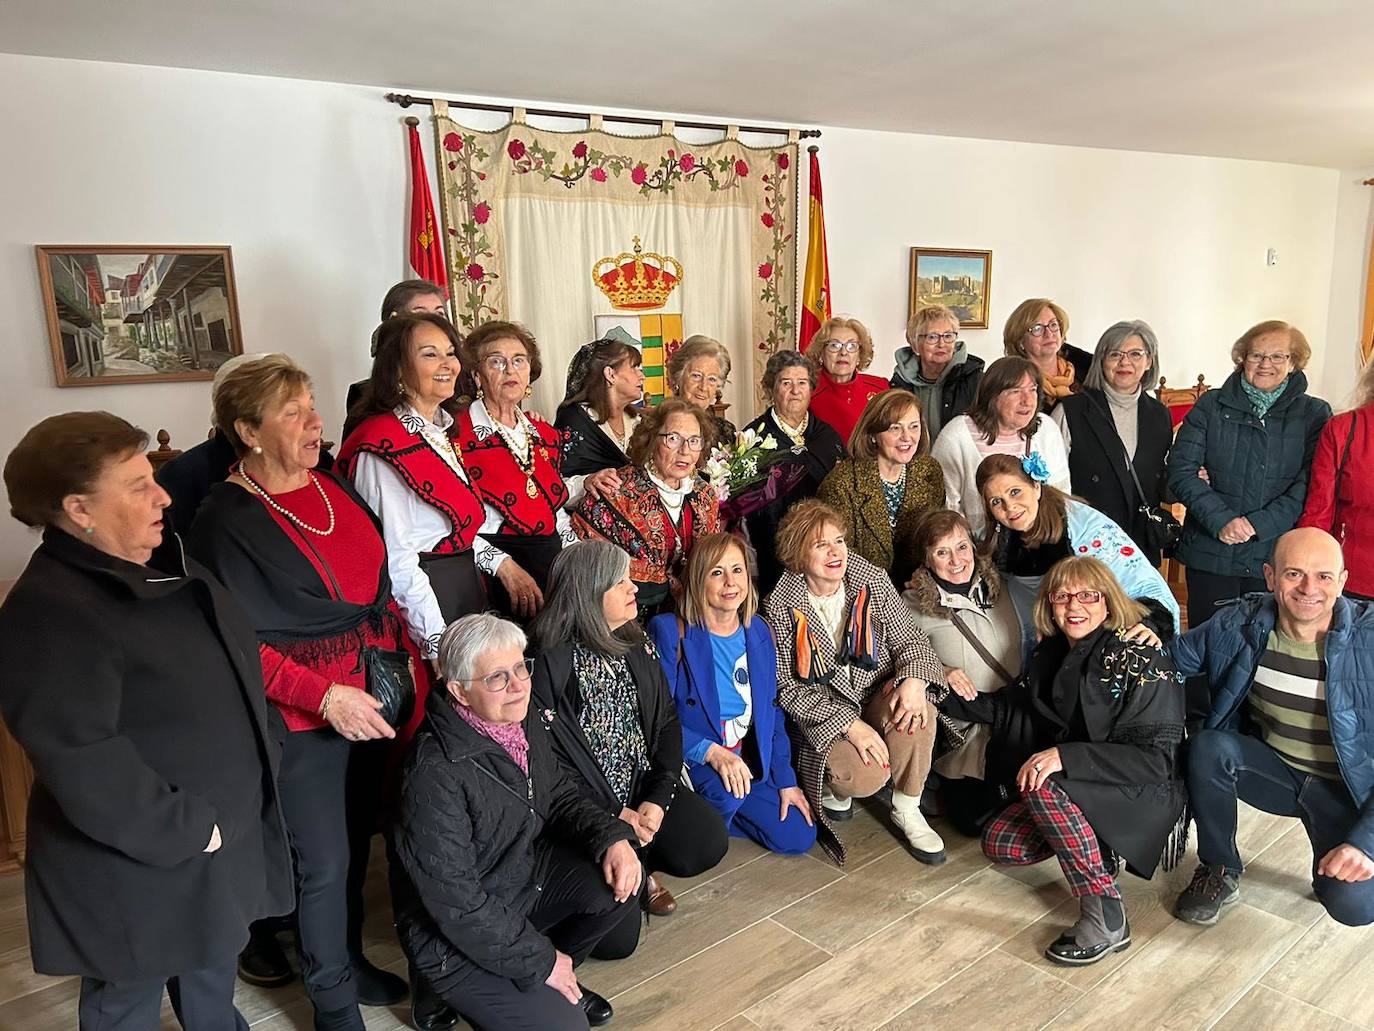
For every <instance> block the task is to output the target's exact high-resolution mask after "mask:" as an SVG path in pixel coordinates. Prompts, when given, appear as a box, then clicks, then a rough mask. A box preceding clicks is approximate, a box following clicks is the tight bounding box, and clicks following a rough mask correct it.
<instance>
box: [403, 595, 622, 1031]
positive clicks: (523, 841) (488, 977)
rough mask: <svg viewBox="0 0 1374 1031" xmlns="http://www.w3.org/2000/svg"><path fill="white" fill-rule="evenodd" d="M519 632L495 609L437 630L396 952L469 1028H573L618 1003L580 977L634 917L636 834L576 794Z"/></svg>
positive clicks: (413, 766)
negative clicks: (535, 704) (604, 942)
mask: <svg viewBox="0 0 1374 1031" xmlns="http://www.w3.org/2000/svg"><path fill="white" fill-rule="evenodd" d="M526 643H527V642H526V639H525V633H524V631H523V630H521V629H520V628H519V627H518V626H516V625H515V624H514V623H511V622H508V621H506V620H504V619H501V618H500V617H498V616H495V615H493V614H491V613H482V614H478V615H474V616H464V617H463V618H462V619H459V620H457V621H456V622H455V623H454V624H453V625H452V626H450V627H449V628H448V629H447V630H446V631H444V636H443V639H442V640H441V641H440V642H439V666H440V668H441V670H442V672H443V679H444V690H442V691H434V692H432V693H431V694H430V696H429V699H428V701H427V705H426V708H427V710H428V719H427V720H426V721H425V726H424V728H423V729H422V730H421V731H420V733H419V734H418V735H416V738H415V743H414V745H413V747H412V748H411V753H410V758H409V760H408V761H407V764H406V770H405V775H404V780H403V784H402V788H401V803H400V811H399V813H398V814H397V819H396V825H395V829H394V831H393V837H392V851H393V853H394V855H395V857H396V859H395V862H394V863H393V865H392V879H391V890H392V898H393V902H394V906H395V909H396V926H397V930H398V931H399V932H400V937H401V945H402V946H403V947H404V949H405V952H406V955H407V956H409V957H410V961H411V962H412V963H413V964H415V965H416V966H417V967H419V969H420V972H421V973H422V974H424V975H425V977H426V978H428V980H429V981H430V983H431V984H433V985H434V987H435V988H436V989H437V990H438V992H439V993H440V995H442V996H443V998H444V999H445V1000H446V1001H447V1002H448V1003H449V1005H451V1006H452V1007H453V1008H454V1009H455V1010H457V1011H458V1012H459V1013H460V1014H462V1016H463V1017H464V1019H466V1020H467V1021H468V1023H469V1024H471V1025H472V1026H473V1027H478V1028H491V1029H493V1031H494V1029H496V1028H500V1029H502V1031H577V1029H585V1028H586V1027H587V1026H588V1025H589V1024H590V1025H591V1026H594V1027H597V1026H600V1025H602V1024H605V1023H606V1022H607V1021H609V1020H610V1019H611V1015H612V1014H611V1006H610V1004H609V1003H608V1002H607V1001H606V1000H605V999H603V998H602V997H601V996H600V995H598V994H597V993H596V992H593V991H589V990H587V989H586V988H583V987H582V986H581V985H579V984H578V982H577V976H576V975H575V974H574V973H573V968H574V967H576V966H577V965H578V964H579V963H581V962H582V961H583V960H584V959H586V958H587V956H588V955H589V954H590V953H591V951H592V949H593V948H594V947H595V946H596V944H597V942H599V941H600V940H601V939H602V938H603V937H604V936H605V934H606V933H607V932H608V931H609V930H611V928H613V927H615V926H616V925H617V924H618V923H620V922H621V921H622V920H623V919H624V917H625V914H626V912H627V911H631V912H637V907H638V895H639V890H640V886H641V885H640V882H641V880H642V871H641V869H640V864H639V857H638V856H636V855H635V852H634V849H633V848H632V847H631V845H630V842H631V841H632V840H633V839H634V831H633V830H632V829H631V827H630V825H629V824H628V823H626V822H625V821H624V820H620V819H617V818H616V816H615V814H614V813H612V812H610V811H609V810H608V809H607V808H606V807H604V806H601V805H598V804H597V803H596V802H595V801H593V800H592V799H591V798H589V797H587V795H585V794H584V793H583V791H582V790H580V786H579V781H578V779H577V777H575V776H574V775H573V774H572V773H571V772H570V771H569V770H567V769H565V768H564V767H563V766H562V764H561V763H560V762H559V760H558V756H557V754H556V753H555V752H554V749H553V736H552V735H551V734H550V733H549V732H548V728H547V727H546V726H545V724H544V722H543V721H544V720H545V719H552V717H553V714H552V713H549V712H545V713H539V714H531V713H530V674H531V668H532V667H533V665H534V660H533V659H527V658H525V655H524V651H525V646H526Z"/></svg>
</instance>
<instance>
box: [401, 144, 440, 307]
mask: <svg viewBox="0 0 1374 1031" xmlns="http://www.w3.org/2000/svg"><path fill="white" fill-rule="evenodd" d="M409 128H410V266H411V268H413V269H414V270H415V274H416V275H417V276H419V277H420V278H421V279H428V280H429V281H430V282H431V283H434V284H435V285H436V286H439V287H442V288H443V291H444V296H445V297H447V296H448V271H447V268H446V267H445V265H444V250H443V248H442V247H441V246H440V245H439V226H438V221H437V220H436V219H435V217H434V201H433V200H432V199H431V197H430V192H429V176H428V174H426V172H425V154H424V151H423V150H422V149H421V147H420V132H419V130H418V129H417V128H416V127H415V124H414V123H411V124H410V125H409Z"/></svg>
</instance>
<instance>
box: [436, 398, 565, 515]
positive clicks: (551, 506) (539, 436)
mask: <svg viewBox="0 0 1374 1031" xmlns="http://www.w3.org/2000/svg"><path fill="white" fill-rule="evenodd" d="M528 418H529V421H530V425H531V426H532V427H533V428H534V440H532V441H531V443H532V445H533V447H532V452H531V455H532V459H533V463H532V466H531V468H530V470H529V471H528V472H526V471H525V470H524V469H521V468H520V466H519V465H518V464H517V463H516V461H515V456H514V455H513V454H511V450H510V448H509V447H507V446H506V442H505V439H504V438H503V437H502V436H501V434H500V433H498V432H497V431H496V430H490V431H489V432H488V431H487V427H483V432H484V435H482V436H479V435H478V433H477V432H476V430H475V429H474V427H473V424H472V416H471V414H470V413H468V412H464V413H463V414H462V415H460V416H459V417H458V423H457V425H456V426H455V427H454V429H455V430H456V431H457V436H458V446H459V447H460V448H461V450H462V452H463V462H464V464H465V465H466V466H467V470H468V475H469V476H471V477H472V485H473V486H474V487H476V488H477V492H478V493H479V494H480V495H481V496H482V500H483V501H485V502H486V503H487V504H488V505H491V506H492V507H493V508H495V509H496V510H497V511H498V512H500V513H501V519H502V522H501V532H502V533H503V534H520V535H521V536H525V537H542V536H545V535H548V534H552V533H557V532H558V527H557V523H556V521H555V517H556V515H557V513H558V510H559V509H560V508H562V507H563V505H564V504H565V503H566V502H567V500H568V488H567V485H566V484H564V482H563V477H562V475H561V473H560V472H559V467H560V466H561V465H562V460H563V459H562V454H561V452H560V449H559V437H558V431H557V430H555V429H554V428H553V427H552V426H550V425H549V424H548V423H546V422H545V421H544V420H543V419H541V418H539V417H538V416H536V415H529V416H528ZM531 484H533V487H531Z"/></svg>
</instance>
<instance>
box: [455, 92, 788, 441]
mask: <svg viewBox="0 0 1374 1031" xmlns="http://www.w3.org/2000/svg"><path fill="white" fill-rule="evenodd" d="M434 128H435V145H436V152H437V154H438V156H439V162H438V164H439V195H440V206H441V213H442V220H443V227H444V234H445V241H444V242H445V252H446V254H447V257H448V263H449V281H450V284H451V289H452V294H453V303H454V307H455V310H456V315H457V318H458V320H459V323H460V325H461V326H462V327H463V329H464V331H465V332H466V331H468V330H470V329H471V328H472V327H474V326H476V325H478V324H480V323H482V322H486V321H489V320H491V319H511V320H514V321H518V322H522V323H524V324H525V325H526V326H527V327H528V328H529V329H530V331H531V332H533V333H534V335H535V337H536V338H537V339H538V341H539V346H540V350H541V353H542V357H543V365H544V373H543V376H542V377H541V379H540V381H539V382H538V383H536V384H535V386H534V389H535V407H536V408H537V409H538V410H539V411H541V412H543V413H544V414H545V415H547V416H549V417H550V418H552V416H553V412H554V409H555V408H556V406H557V404H558V402H559V401H561V400H562V398H563V389H564V375H565V370H566V369H567V367H568V362H569V360H570V359H571V357H572V355H573V354H574V353H575V352H576V350H577V348H578V347H580V346H581V345H582V344H584V343H586V342H587V341H589V340H594V339H596V338H597V336H598V334H599V333H600V332H603V331H604V328H605V327H607V326H608V325H609V326H620V327H624V328H623V329H622V330H621V331H622V332H625V333H626V334H627V335H629V336H636V337H639V338H640V339H643V340H644V342H645V344H646V345H649V344H650V342H651V341H652V346H653V347H654V348H655V350H654V353H653V354H652V355H650V354H647V353H646V356H645V364H646V365H652V366H654V367H655V371H656V372H657V370H658V369H660V368H661V366H662V363H663V362H664V361H665V360H666V358H667V356H668V355H669V354H671V352H672V349H673V347H674V346H675V345H676V344H677V343H679V342H680V341H681V339H682V335H683V334H685V335H688V336H690V335H693V334H698V333H700V334H705V335H707V336H711V337H714V338H716V339H717V340H719V341H721V343H723V344H724V345H725V346H726V348H727V349H728V350H729V351H730V353H731V355H732V357H733V359H734V362H733V369H732V371H731V376H730V381H729V383H728V384H727V387H726V390H725V393H724V399H725V400H726V401H727V402H729V403H731V405H732V410H731V412H730V413H729V414H730V416H731V417H732V418H733V419H734V420H735V421H736V422H738V423H739V424H740V425H743V423H744V422H746V421H748V420H749V419H750V418H752V417H753V415H754V414H755V412H756V411H757V410H759V408H760V406H759V405H758V403H757V401H756V384H757V382H758V380H759V378H760V375H761V373H762V369H763V366H764V364H765V363H766V362H767V360H768V357H769V355H771V354H772V353H773V352H774V351H775V350H778V349H780V348H786V347H791V346H793V345H792V341H793V339H794V337H795V334H796V309H795V293H796V240H795V232H794V231H795V224H796V210H797V200H796V198H797V178H796V169H797V145H796V144H795V143H792V142H789V143H787V144H784V145H782V146H778V147H766V148H759V147H750V146H746V145H745V144H743V143H741V142H740V141H739V140H738V139H736V138H734V137H733V135H731V136H728V137H727V138H726V139H724V140H721V141H719V142H716V143H708V144H696V143H687V142H684V141H682V140H680V139H678V138H676V137H675V136H673V135H672V134H671V125H670V124H665V129H669V130H670V131H669V132H667V133H664V134H662V135H657V136H650V137H634V136H618V135H615V134H612V133H608V132H605V131H603V130H601V129H591V130H587V131H582V132H555V131H551V130H546V129H536V128H533V127H531V126H529V125H528V124H526V123H525V122H524V121H523V119H522V118H520V117H519V115H518V113H517V118H516V119H515V120H513V121H512V122H511V123H510V124H509V125H507V126H506V127H505V128H503V129H500V130H497V131H494V132H487V131H482V130H475V129H469V128H466V127H464V126H461V125H459V124H458V123H457V122H455V121H454V120H453V119H452V118H451V117H449V115H448V112H447V109H446V107H445V106H443V105H436V106H435V118H434ZM636 237H637V238H638V240H636V239H635V238H636ZM641 241H642V246H643V251H644V252H645V258H646V264H648V262H647V259H648V258H650V257H651V256H652V257H655V258H658V257H662V258H663V259H664V260H665V261H666V262H669V263H673V264H674V265H675V266H676V267H672V266H671V265H670V266H669V268H668V271H669V275H668V276H667V277H666V278H668V279H676V280H677V282H676V283H674V284H672V285H671V287H666V288H665V289H663V290H661V291H659V293H658V294H657V295H656V297H655V298H654V299H653V300H652V301H651V303H654V304H661V307H657V308H654V309H652V310H645V308H644V305H643V304H637V305H635V306H634V308H633V311H634V315H630V314H629V311H628V310H627V309H626V307H625V306H624V305H621V304H618V303H613V302H614V300H615V298H614V297H613V296H612V294H611V292H609V291H606V290H604V289H603V287H602V286H600V285H598V277H597V276H596V275H595V273H594V271H593V270H594V269H598V268H599V269H600V270H601V271H602V273H603V276H602V277H601V278H602V279H603V280H604V273H605V270H606V269H607V268H608V267H609V266H607V265H606V264H604V262H605V261H606V260H608V259H610V260H614V259H615V256H616V255H621V256H622V258H623V257H627V256H628V254H627V252H630V251H631V248H632V246H634V247H637V246H638V245H639V243H640V242H641ZM679 273H680V274H679ZM651 316H652V317H657V316H662V318H661V319H658V320H657V321H655V319H654V318H651ZM631 327H639V328H638V329H633V328H631ZM674 337H676V339H673V338H674ZM658 348H661V350H658ZM650 358H652V359H654V360H653V361H650V360H649V359H650ZM648 371H649V370H647V369H646V372H648ZM658 375H660V376H661V372H660V373H658ZM654 385H655V386H658V384H657V383H656V384H654ZM646 386H648V384H646ZM663 390H666V387H664V386H659V391H663ZM655 392H657V391H655Z"/></svg>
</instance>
